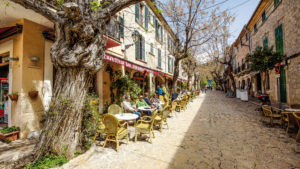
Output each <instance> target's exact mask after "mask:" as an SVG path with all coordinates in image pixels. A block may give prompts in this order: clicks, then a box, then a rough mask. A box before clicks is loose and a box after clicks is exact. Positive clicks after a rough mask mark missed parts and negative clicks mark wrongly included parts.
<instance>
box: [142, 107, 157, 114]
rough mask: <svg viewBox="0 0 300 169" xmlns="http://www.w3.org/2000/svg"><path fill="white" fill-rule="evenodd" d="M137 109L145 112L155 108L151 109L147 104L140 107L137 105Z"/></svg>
mask: <svg viewBox="0 0 300 169" xmlns="http://www.w3.org/2000/svg"><path fill="white" fill-rule="evenodd" d="M138 110H139V111H140V112H141V113H144V112H147V111H149V110H151V111H152V112H153V111H154V110H155V109H152V108H151V107H149V106H141V107H138Z"/></svg>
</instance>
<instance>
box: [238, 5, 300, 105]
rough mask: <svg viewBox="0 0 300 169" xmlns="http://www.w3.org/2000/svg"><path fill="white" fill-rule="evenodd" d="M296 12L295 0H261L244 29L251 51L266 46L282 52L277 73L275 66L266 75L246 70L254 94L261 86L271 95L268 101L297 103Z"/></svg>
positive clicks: (299, 39)
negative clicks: (282, 57)
mask: <svg viewBox="0 0 300 169" xmlns="http://www.w3.org/2000/svg"><path fill="white" fill-rule="evenodd" d="M299 11H300V2H299V1H298V0H261V1H260V3H259V5H258V6H257V8H256V10H255V12H254V13H253V15H252V17H251V19H250V20H249V22H248V23H247V25H246V27H245V29H244V30H243V31H245V32H246V33H245V34H246V36H247V37H249V50H250V52H253V51H254V50H255V48H256V47H257V46H265V45H267V46H268V47H271V46H273V47H274V50H275V51H278V52H282V53H283V54H284V55H285V58H284V61H283V62H282V63H280V65H281V72H280V74H276V73H275V70H274V69H273V70H271V71H268V73H267V74H265V73H259V72H251V73H249V74H250V75H252V76H251V77H252V86H253V88H252V90H253V93H254V95H257V92H258V90H259V89H261V91H262V92H266V93H269V94H270V98H271V101H273V102H283V103H287V104H288V105H290V106H297V105H299V104H300V86H299V85H300V74H299V72H300V62H299V61H300V59H299V57H300V48H299V46H300V24H299V21H300V13H299ZM243 31H242V32H243ZM297 72H298V73H297ZM265 76H266V78H265ZM264 79H266V81H265V82H264ZM264 84H265V85H266V91H264V87H263V85H264Z"/></svg>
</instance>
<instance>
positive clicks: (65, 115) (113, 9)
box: [12, 0, 141, 159]
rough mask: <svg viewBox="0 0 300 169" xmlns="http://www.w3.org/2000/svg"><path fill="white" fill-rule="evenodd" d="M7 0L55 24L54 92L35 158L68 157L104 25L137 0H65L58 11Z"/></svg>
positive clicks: (76, 140) (77, 139)
mask: <svg viewBox="0 0 300 169" xmlns="http://www.w3.org/2000/svg"><path fill="white" fill-rule="evenodd" d="M12 1H13V2H15V3H18V4H20V5H22V6H24V7H25V8H30V9H32V10H34V11H35V12H38V13H40V14H42V15H43V16H45V17H46V18H48V19H50V20H51V21H53V22H54V24H55V36H56V40H55V43H54V45H53V46H52V47H51V51H50V54H51V59H52V62H53V64H54V66H55V68H56V70H57V72H56V78H55V85H54V89H53V91H54V93H53V98H52V100H51V103H50V108H49V111H48V112H46V115H45V122H44V128H43V132H42V134H41V136H40V141H39V143H38V144H37V146H36V148H35V159H37V158H39V157H41V156H44V155H47V154H49V153H54V154H58V155H61V154H64V155H65V156H66V157H68V158H70V157H73V156H74V153H75V152H76V151H77V150H78V148H79V147H80V146H81V141H82V140H81V138H82V130H81V129H82V117H83V113H84V109H83V108H84V101H85V99H86V94H87V91H88V88H89V86H90V85H91V79H92V77H93V76H94V75H95V73H96V72H97V71H99V70H100V69H101V67H102V59H103V56H104V50H105V41H104V40H103V35H104V34H105V25H106V23H107V22H108V21H109V20H110V18H111V16H113V15H114V14H116V13H117V12H118V11H120V10H122V9H123V8H125V7H128V6H129V5H132V4H134V3H137V2H139V1H141V0H118V1H114V0H107V1H105V0H104V1H101V3H103V4H102V5H101V7H100V5H99V4H98V5H96V6H95V5H93V7H94V9H93V10H92V9H91V8H92V5H91V2H94V1H92V0H85V1H82V0H68V1H65V2H66V3H64V4H62V5H61V6H60V7H59V8H58V10H55V9H54V8H52V6H51V5H49V4H47V3H46V1H42V0H40V1H39V0H22V1H19V0H12ZM55 2H57V1H55ZM95 9H96V10H95Z"/></svg>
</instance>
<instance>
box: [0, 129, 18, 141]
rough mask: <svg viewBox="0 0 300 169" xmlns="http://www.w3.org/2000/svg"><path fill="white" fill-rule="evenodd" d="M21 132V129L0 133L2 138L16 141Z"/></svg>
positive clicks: (0, 138)
mask: <svg viewBox="0 0 300 169" xmlns="http://www.w3.org/2000/svg"><path fill="white" fill-rule="evenodd" d="M19 132H20V131H14V132H12V133H7V134H2V133H0V140H3V141H6V140H9V141H15V140H17V139H18V137H19Z"/></svg>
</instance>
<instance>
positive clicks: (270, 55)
mask: <svg viewBox="0 0 300 169" xmlns="http://www.w3.org/2000/svg"><path fill="white" fill-rule="evenodd" d="M283 58H284V56H283V55H282V54H281V53H279V52H274V51H273V46H272V47H270V48H269V47H267V46H265V47H261V46H258V47H257V48H256V49H255V51H254V52H253V53H252V54H248V55H247V57H246V59H247V61H249V62H250V70H251V71H254V72H255V71H259V72H265V71H267V70H272V69H273V68H274V67H275V64H276V63H281V62H282V60H283Z"/></svg>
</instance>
